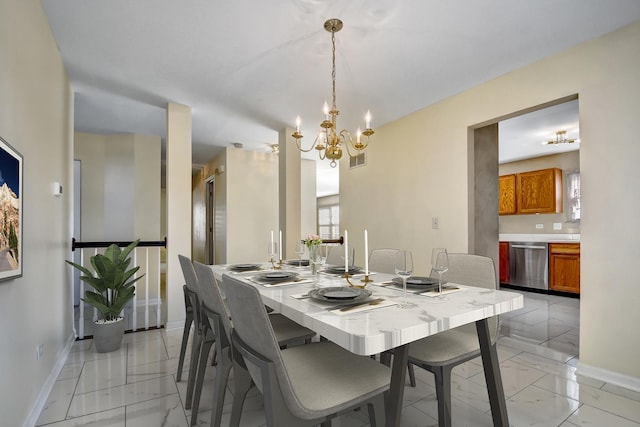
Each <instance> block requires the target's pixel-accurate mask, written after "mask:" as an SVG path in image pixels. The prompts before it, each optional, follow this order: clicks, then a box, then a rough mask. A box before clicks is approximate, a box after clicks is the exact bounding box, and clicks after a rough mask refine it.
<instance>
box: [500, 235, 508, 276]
mask: <svg viewBox="0 0 640 427" xmlns="http://www.w3.org/2000/svg"><path fill="white" fill-rule="evenodd" d="M498 269H499V270H500V283H509V242H500V256H499V258H498Z"/></svg>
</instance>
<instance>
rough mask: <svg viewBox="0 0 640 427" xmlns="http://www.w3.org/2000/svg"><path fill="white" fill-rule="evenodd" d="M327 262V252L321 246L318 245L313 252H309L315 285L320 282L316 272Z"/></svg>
mask: <svg viewBox="0 0 640 427" xmlns="http://www.w3.org/2000/svg"><path fill="white" fill-rule="evenodd" d="M326 260H327V251H326V250H325V248H324V247H323V245H318V246H317V247H315V248H314V250H310V251H309V262H310V263H311V272H312V274H313V278H314V281H315V283H316V285H317V284H318V282H319V281H320V278H319V276H318V271H319V270H320V268H322V266H323V265H324V263H325V262H326Z"/></svg>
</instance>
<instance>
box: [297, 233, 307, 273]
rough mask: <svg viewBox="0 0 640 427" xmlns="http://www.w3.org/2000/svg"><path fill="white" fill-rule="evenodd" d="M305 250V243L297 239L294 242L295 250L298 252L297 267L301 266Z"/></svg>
mask: <svg viewBox="0 0 640 427" xmlns="http://www.w3.org/2000/svg"><path fill="white" fill-rule="evenodd" d="M306 250H307V245H306V244H305V243H304V240H301V241H299V242H298V243H297V244H296V252H297V253H298V255H299V256H298V267H302V257H303V256H304V253H305V252H306Z"/></svg>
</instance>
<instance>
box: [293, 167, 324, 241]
mask: <svg viewBox="0 0 640 427" xmlns="http://www.w3.org/2000/svg"><path fill="white" fill-rule="evenodd" d="M316 200H317V198H316V162H315V160H305V159H302V163H301V169H300V202H301V203H300V239H303V238H305V237H306V236H308V235H309V234H315V233H316V231H317V230H318V219H317V216H318V215H317V211H318V207H317V201H316ZM295 250H296V248H295V246H294V247H293V248H291V251H292V252H295Z"/></svg>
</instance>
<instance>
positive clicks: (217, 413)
mask: <svg viewBox="0 0 640 427" xmlns="http://www.w3.org/2000/svg"><path fill="white" fill-rule="evenodd" d="M219 355H220V357H219V358H218V367H217V368H216V378H215V380H214V384H213V410H212V411H211V427H220V424H221V423H222V410H223V406H224V395H225V391H226V389H227V382H228V381H229V372H230V371H231V366H232V364H233V361H232V360H231V357H230V351H229V348H226V349H222V350H221V351H220V352H219Z"/></svg>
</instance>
